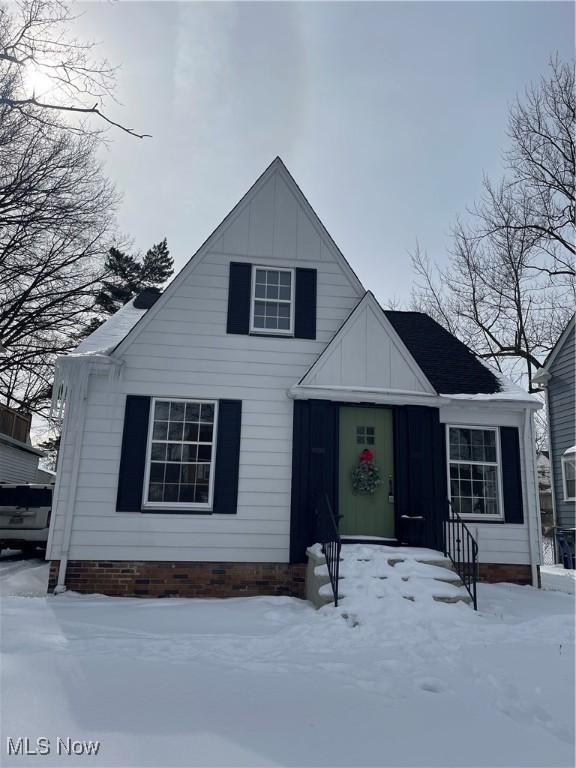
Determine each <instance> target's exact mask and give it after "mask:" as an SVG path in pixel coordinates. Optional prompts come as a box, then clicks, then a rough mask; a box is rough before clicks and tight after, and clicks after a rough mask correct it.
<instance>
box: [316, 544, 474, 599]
mask: <svg viewBox="0 0 576 768" xmlns="http://www.w3.org/2000/svg"><path fill="white" fill-rule="evenodd" d="M366 549H367V551H366V550H363V551H362V553H361V555H354V554H353V549H352V546H350V545H349V544H348V543H343V546H342V557H341V558H340V560H341V564H340V581H339V590H338V592H339V595H338V597H339V599H342V600H344V603H343V605H345V599H346V593H347V591H348V592H350V593H352V592H354V588H355V587H356V588H357V586H358V585H357V584H354V582H351V583H350V580H351V579H353V580H354V581H355V582H358V581H360V582H363V581H364V580H365V579H377V580H378V581H382V582H384V581H385V580H386V579H387V578H388V577H389V575H390V573H389V570H388V569H389V568H396V567H397V566H399V565H400V568H399V569H398V570H401V569H402V570H405V571H406V573H405V574H401V575H400V579H401V581H402V582H403V583H404V584H405V585H406V587H405V590H401V591H404V592H405V593H404V594H403V595H402V596H403V597H404V598H405V599H406V600H410V601H412V602H417V601H418V599H419V598H424V597H427V598H430V597H431V598H432V599H433V600H435V601H436V602H440V603H449V604H450V603H464V604H466V605H472V599H471V598H470V595H469V594H468V592H467V590H466V589H465V587H464V584H463V583H462V580H461V579H460V577H459V576H458V574H457V573H456V572H455V570H454V567H453V565H452V562H451V561H450V560H449V559H448V558H447V557H445V556H444V555H443V554H442V553H441V552H434V551H432V550H429V549H423V550H422V552H421V554H420V553H419V552H418V550H415V548H412V547H406V548H405V549H404V551H403V549H402V547H394V546H392V547H389V549H390V551H389V552H387V551H386V550H385V549H384V547H382V545H381V544H376V545H375V546H374V551H373V555H371V554H370V549H371V548H370V547H368V548H366ZM306 554H307V555H308V567H307V571H306V598H307V599H308V600H309V601H310V602H311V603H313V605H315V606H316V608H321V607H322V606H323V605H327V604H329V603H331V602H332V599H333V598H332V588H331V586H330V578H329V575H328V568H327V566H326V558H325V557H324V555H323V554H322V550H321V547H320V545H319V544H315V545H314V546H313V547H309V548H308V550H307V552H306ZM349 557H351V558H352V562H353V563H357V562H365V563H366V569H365V572H363V570H364V569H363V568H360V569H358V568H353V569H352V572H353V573H352V572H351V571H350V569H349V568H348V567H347V565H348V564H349V563H350V560H348V558H349ZM347 561H348V562H347ZM374 563H379V566H380V568H381V569H382V572H381V573H380V572H379V571H378V567H377V568H376V570H374V568H373V567H372V566H373V565H374ZM404 563H405V564H406V567H405V566H403V565H401V564H404ZM386 570H388V576H387V575H386V574H385V572H386ZM347 571H348V575H347ZM395 573H396V572H395ZM347 582H348V583H347ZM353 584H354V586H353ZM347 586H348V590H347V588H346V587H347ZM384 592H385V590H383V593H384ZM375 596H376V597H378V598H380V597H381V598H385V596H386V595H385V594H382V595H378V594H376V595H375Z"/></svg>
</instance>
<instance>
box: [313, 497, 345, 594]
mask: <svg viewBox="0 0 576 768" xmlns="http://www.w3.org/2000/svg"><path fill="white" fill-rule="evenodd" d="M316 530H317V535H318V538H319V541H320V544H321V545H322V552H323V554H324V557H325V558H326V566H327V568H328V575H329V577H330V585H331V587H332V594H333V596H334V606H335V607H338V581H339V579H340V550H341V549H342V542H341V540H340V534H339V533H338V523H337V521H336V516H335V515H334V511H333V509H332V505H331V504H330V499H329V498H328V495H327V494H326V493H324V494H320V495H319V496H318V499H317V502H316Z"/></svg>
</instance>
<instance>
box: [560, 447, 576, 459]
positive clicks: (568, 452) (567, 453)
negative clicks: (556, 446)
mask: <svg viewBox="0 0 576 768" xmlns="http://www.w3.org/2000/svg"><path fill="white" fill-rule="evenodd" d="M575 453H576V445H572V446H570V448H566V450H565V451H564V453H563V454H562V456H572V455H573V454H575Z"/></svg>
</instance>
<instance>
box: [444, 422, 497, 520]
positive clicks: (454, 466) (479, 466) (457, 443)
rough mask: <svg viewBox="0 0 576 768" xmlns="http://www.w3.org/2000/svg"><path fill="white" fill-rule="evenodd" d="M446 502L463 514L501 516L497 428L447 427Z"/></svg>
mask: <svg viewBox="0 0 576 768" xmlns="http://www.w3.org/2000/svg"><path fill="white" fill-rule="evenodd" d="M448 439H449V444H448V463H449V473H450V501H451V502H452V506H453V508H454V509H455V510H456V512H458V513H459V514H460V515H462V516H463V517H493V518H499V517H502V508H501V501H500V467H499V448H498V430H497V429H495V428H489V429H486V428H480V427H478V428H476V427H449V428H448Z"/></svg>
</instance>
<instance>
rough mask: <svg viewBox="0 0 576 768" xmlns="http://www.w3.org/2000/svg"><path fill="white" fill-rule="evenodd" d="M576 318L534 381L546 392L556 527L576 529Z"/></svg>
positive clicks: (563, 333) (564, 332)
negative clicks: (575, 328)
mask: <svg viewBox="0 0 576 768" xmlns="http://www.w3.org/2000/svg"><path fill="white" fill-rule="evenodd" d="M575 322H576V315H573V316H572V319H571V320H570V322H569V323H568V325H567V326H566V328H565V329H564V331H563V332H562V334H561V335H560V338H559V339H558V341H557V342H556V345H555V346H554V349H553V350H552V351H551V352H550V354H549V355H548V357H547V358H546V361H545V363H544V365H543V366H542V368H540V369H539V370H538V372H537V373H536V375H535V376H534V381H535V383H537V384H538V385H540V386H541V387H543V388H544V389H545V390H546V405H547V411H548V414H547V415H548V448H549V458H550V463H551V467H552V472H551V474H552V507H553V517H554V525H555V526H556V527H557V528H559V529H564V530H566V531H569V532H571V533H572V535H571V540H572V546H573V541H574V537H573V532H574V529H575V527H576V349H575V345H576V339H575V330H574V327H575Z"/></svg>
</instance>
